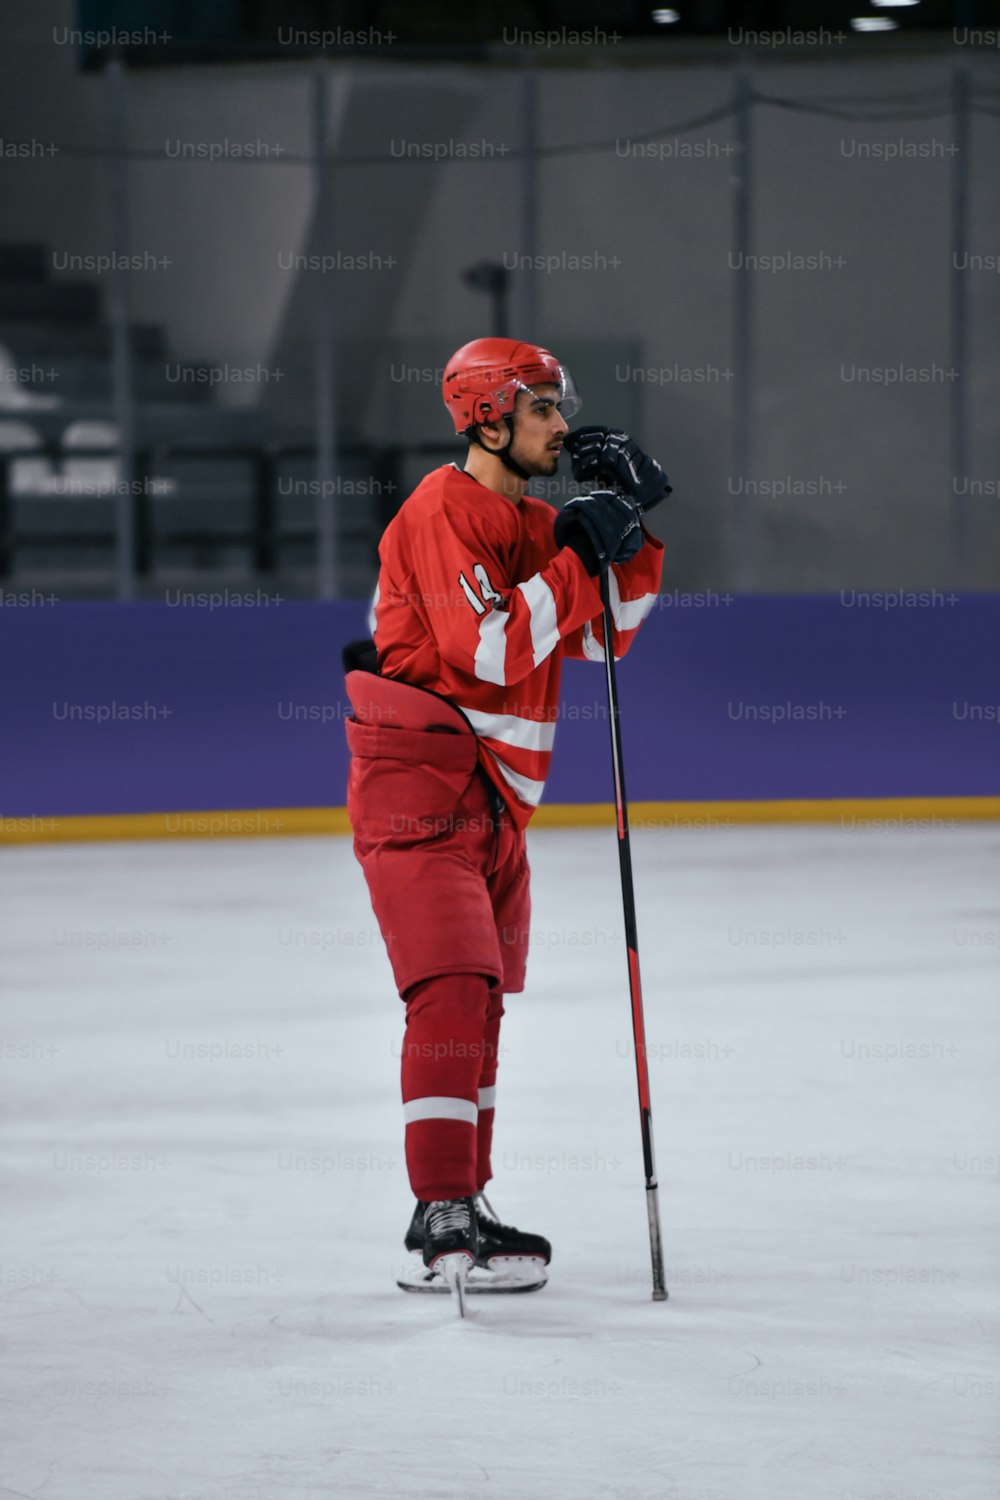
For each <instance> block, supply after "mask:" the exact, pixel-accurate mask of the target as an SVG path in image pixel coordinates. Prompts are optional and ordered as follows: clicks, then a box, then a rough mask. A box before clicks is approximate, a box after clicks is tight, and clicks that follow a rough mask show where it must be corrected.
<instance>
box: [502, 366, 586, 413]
mask: <svg viewBox="0 0 1000 1500" xmlns="http://www.w3.org/2000/svg"><path fill="white" fill-rule="evenodd" d="M521 391H525V392H527V395H528V397H529V399H530V402H531V410H532V411H537V412H544V411H545V410H546V409H547V408H548V407H550V406H555V407H556V408H557V409H558V411H559V415H560V416H561V417H565V419H566V421H567V422H568V421H569V420H570V419H571V418H572V417H575V416H576V414H577V412H578V411H579V410H580V407H581V406H582V405H583V398H582V397H581V396H580V394H579V392H578V391H577V388H576V382H575V381H574V379H573V377H572V375H571V374H570V373H569V371H568V370H567V369H566V366H565V365H560V366H559V379H558V381H554V380H540V381H539V382H538V384H537V385H534V386H531V385H524V384H523V383H522V382H520V381H519V382H518V394H520V392H521Z"/></svg>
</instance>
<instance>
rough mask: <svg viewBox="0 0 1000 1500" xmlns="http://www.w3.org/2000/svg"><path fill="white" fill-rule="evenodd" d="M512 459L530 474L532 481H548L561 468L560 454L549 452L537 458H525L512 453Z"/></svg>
mask: <svg viewBox="0 0 1000 1500" xmlns="http://www.w3.org/2000/svg"><path fill="white" fill-rule="evenodd" d="M510 456H511V458H513V459H514V460H515V461H516V462H517V463H519V464H520V465H521V468H522V469H524V471H525V473H527V474H530V475H531V477H532V479H548V478H550V477H551V476H552V475H553V474H554V473H555V472H556V470H557V469H558V467H559V458H560V455H559V454H558V453H550V452H548V451H547V450H546V451H545V452H543V453H540V454H539V456H538V457H537V458H534V459H530V458H524V457H522V455H521V454H520V453H514V452H513V451H512V452H511V455H510Z"/></svg>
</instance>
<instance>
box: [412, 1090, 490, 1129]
mask: <svg viewBox="0 0 1000 1500" xmlns="http://www.w3.org/2000/svg"><path fill="white" fill-rule="evenodd" d="M403 1119H404V1120H405V1121H406V1123H407V1125H413V1124H415V1123H416V1121H417V1120H465V1121H466V1123H467V1124H469V1125H475V1124H476V1122H477V1121H478V1119H479V1105H478V1104H473V1102H472V1100H471V1099H449V1098H447V1097H446V1096H444V1095H441V1094H427V1095H425V1097H424V1098H423V1099H411V1100H410V1102H409V1103H408V1104H404V1105H403Z"/></svg>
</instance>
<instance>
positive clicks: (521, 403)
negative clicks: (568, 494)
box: [510, 385, 569, 476]
mask: <svg viewBox="0 0 1000 1500" xmlns="http://www.w3.org/2000/svg"><path fill="white" fill-rule="evenodd" d="M558 400H559V387H558V386H556V385H533V386H532V387H531V389H530V390H521V391H518V393H517V400H516V402H515V403H514V437H513V440H512V442H511V445H510V456H511V458H513V459H516V460H517V462H518V463H519V464H520V465H521V467H522V469H524V470H526V472H527V473H529V474H531V475H533V476H541V475H548V474H554V473H555V472H556V467H557V466H558V463H559V455H560V453H561V452H562V444H563V438H564V437H565V436H566V434H567V432H568V431H569V427H568V426H567V423H566V419H565V417H563V416H562V415H561V414H560V411H559V408H558V406H557V405H556V402H557V401H558Z"/></svg>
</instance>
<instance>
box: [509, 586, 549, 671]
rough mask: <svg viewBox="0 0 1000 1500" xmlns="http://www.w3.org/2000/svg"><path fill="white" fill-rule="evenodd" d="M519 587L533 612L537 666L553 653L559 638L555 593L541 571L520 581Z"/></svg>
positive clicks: (532, 623) (533, 635)
mask: <svg viewBox="0 0 1000 1500" xmlns="http://www.w3.org/2000/svg"><path fill="white" fill-rule="evenodd" d="M518 588H519V589H520V590H521V593H522V594H523V595H524V597H525V599H526V600H527V603H528V609H529V611H530V614H531V648H532V652H533V653H534V660H535V666H536V667H537V666H538V664H539V662H543V661H544V660H545V658H546V657H547V656H549V655H551V653H552V651H553V649H554V647H555V644H556V642H557V641H558V639H559V618H558V614H557V612H556V601H555V595H554V594H553V592H552V590H551V589H550V588H549V586H548V584H547V583H546V582H545V579H544V578H543V577H542V576H541V574H540V573H536V574H535V576H534V577H533V578H529V579H528V580H527V582H526V583H519V584H518Z"/></svg>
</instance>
